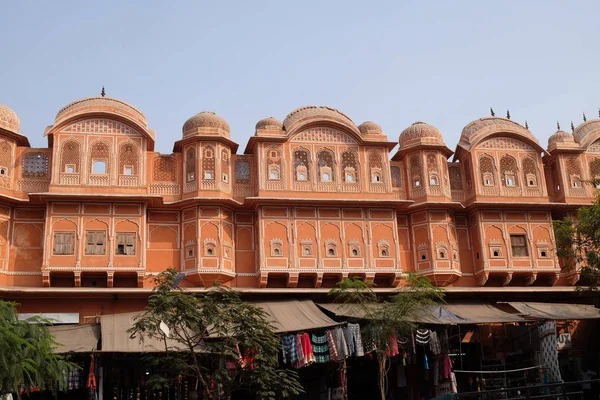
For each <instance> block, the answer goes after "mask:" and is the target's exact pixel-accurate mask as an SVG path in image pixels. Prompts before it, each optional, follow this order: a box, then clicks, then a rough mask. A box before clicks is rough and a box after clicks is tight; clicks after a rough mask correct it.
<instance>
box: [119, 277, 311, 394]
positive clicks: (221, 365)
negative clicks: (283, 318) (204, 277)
mask: <svg viewBox="0 0 600 400" xmlns="http://www.w3.org/2000/svg"><path fill="white" fill-rule="evenodd" d="M176 275H177V273H176V271H175V270H173V269H170V270H168V271H166V272H163V273H161V274H160V275H158V276H157V277H156V287H155V288H154V290H153V293H152V295H151V296H150V297H149V299H148V306H147V307H146V309H145V311H144V312H143V313H142V314H141V315H140V316H139V317H138V318H137V319H136V322H135V324H134V326H133V327H132V328H131V329H130V330H129V332H130V334H131V337H132V338H134V337H137V338H139V340H140V341H142V340H144V339H145V338H146V339H147V338H152V339H155V340H156V339H158V340H160V341H161V342H163V343H164V347H165V352H164V353H161V354H157V355H154V356H152V355H150V356H148V358H149V362H151V364H152V365H154V366H155V367H156V368H155V370H156V371H160V372H158V373H156V374H153V375H151V378H150V380H149V382H150V383H151V384H153V385H155V386H161V385H164V384H165V383H166V382H167V381H168V380H169V379H174V378H176V377H177V376H188V377H193V378H195V379H196V387H195V390H196V391H199V392H201V393H202V394H203V395H204V398H207V399H227V398H229V397H230V396H231V394H232V393H234V392H236V391H246V392H248V393H253V394H254V396H255V397H256V398H257V399H286V398H291V397H293V396H296V395H298V394H300V393H301V392H302V386H301V385H300V383H299V381H298V375H297V374H296V372H295V371H290V370H280V369H278V353H279V349H280V341H279V339H278V337H277V336H276V334H275V331H274V329H273V326H272V325H271V324H270V322H269V321H268V320H267V315H266V314H265V312H264V311H263V310H262V309H260V308H259V307H257V306H255V305H253V304H251V303H248V302H244V301H242V299H241V298H240V296H239V294H238V293H236V292H234V291H232V290H231V289H228V288H226V287H223V286H221V285H214V286H213V287H211V288H209V289H208V290H206V291H205V292H203V293H191V292H189V291H185V290H183V289H181V288H178V287H174V286H175V285H174V280H175V277H176ZM161 326H162V329H161ZM165 327H167V329H165ZM240 350H241V352H242V353H241V354H243V355H248V356H249V360H250V361H249V362H242V361H241V360H240Z"/></svg>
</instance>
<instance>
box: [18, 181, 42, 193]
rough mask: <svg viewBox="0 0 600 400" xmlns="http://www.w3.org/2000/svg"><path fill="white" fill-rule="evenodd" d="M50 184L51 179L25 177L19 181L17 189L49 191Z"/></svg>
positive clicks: (26, 191)
mask: <svg viewBox="0 0 600 400" xmlns="http://www.w3.org/2000/svg"><path fill="white" fill-rule="evenodd" d="M49 186H50V181H49V180H33V179H31V180H29V179H24V180H20V181H17V190H18V191H20V192H24V193H41V192H47V191H48V187H49Z"/></svg>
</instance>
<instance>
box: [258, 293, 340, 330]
mask: <svg viewBox="0 0 600 400" xmlns="http://www.w3.org/2000/svg"><path fill="white" fill-rule="evenodd" d="M254 304H255V305H257V306H258V307H260V308H262V309H263V310H264V312H265V313H266V314H267V315H268V316H269V317H268V319H269V321H270V322H271V323H272V324H273V326H274V327H275V331H276V332H277V333H284V332H298V331H306V330H311V329H320V328H328V327H331V326H336V325H340V323H339V322H336V321H334V320H332V319H331V318H329V317H328V316H327V315H325V314H323V312H322V311H321V310H319V307H317V305H316V304H315V303H313V302H312V301H311V300H281V301H264V302H256V303H254Z"/></svg>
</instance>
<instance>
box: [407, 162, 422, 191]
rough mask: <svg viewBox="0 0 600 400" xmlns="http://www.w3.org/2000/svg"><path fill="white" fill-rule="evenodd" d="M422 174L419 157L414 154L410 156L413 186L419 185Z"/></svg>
mask: <svg viewBox="0 0 600 400" xmlns="http://www.w3.org/2000/svg"><path fill="white" fill-rule="evenodd" d="M422 174H423V170H422V167H421V157H419V156H418V155H416V154H415V155H413V156H412V157H411V158H410V176H411V181H412V186H413V187H414V188H418V187H421V176H422Z"/></svg>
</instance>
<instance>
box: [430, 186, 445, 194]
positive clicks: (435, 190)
mask: <svg viewBox="0 0 600 400" xmlns="http://www.w3.org/2000/svg"><path fill="white" fill-rule="evenodd" d="M429 194H430V195H432V196H441V195H442V187H441V186H440V185H430V186H429Z"/></svg>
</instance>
